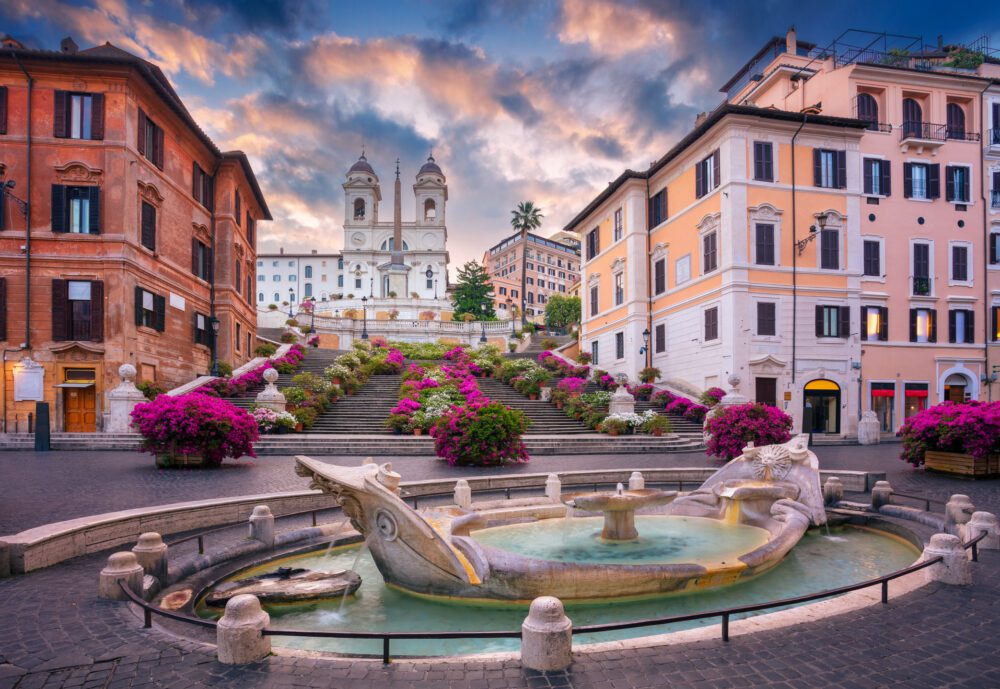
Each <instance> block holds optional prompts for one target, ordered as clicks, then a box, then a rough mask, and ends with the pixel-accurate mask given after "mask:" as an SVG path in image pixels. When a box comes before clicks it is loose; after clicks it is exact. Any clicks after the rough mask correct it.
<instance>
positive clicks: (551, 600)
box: [521, 596, 573, 672]
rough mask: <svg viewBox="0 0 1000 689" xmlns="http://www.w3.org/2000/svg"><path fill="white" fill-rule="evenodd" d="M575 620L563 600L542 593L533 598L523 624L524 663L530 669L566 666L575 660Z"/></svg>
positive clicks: (544, 669)
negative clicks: (567, 613) (570, 616)
mask: <svg viewBox="0 0 1000 689" xmlns="http://www.w3.org/2000/svg"><path fill="white" fill-rule="evenodd" d="M572 628H573V623H572V622H571V621H570V619H569V618H568V617H566V612H565V611H564V610H563V604H562V601H561V600H559V599H558V598H555V597H553V596H539V597H538V598H536V599H535V600H533V601H531V608H530V609H529V610H528V616H527V617H526V618H524V623H523V624H522V625H521V667H522V668H524V669H528V670H539V671H541V672H545V671H548V670H565V669H566V668H568V667H569V666H570V663H572V662H573V633H572V631H571V630H572Z"/></svg>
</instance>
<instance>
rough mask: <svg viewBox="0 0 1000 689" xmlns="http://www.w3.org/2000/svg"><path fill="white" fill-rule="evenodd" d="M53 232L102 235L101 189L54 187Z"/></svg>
mask: <svg viewBox="0 0 1000 689" xmlns="http://www.w3.org/2000/svg"><path fill="white" fill-rule="evenodd" d="M52 231H53V232H69V233H71V234H100V233H101V188H100V187H66V186H63V185H61V184H53V185H52Z"/></svg>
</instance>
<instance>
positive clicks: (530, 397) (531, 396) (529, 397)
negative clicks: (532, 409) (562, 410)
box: [528, 395, 538, 400]
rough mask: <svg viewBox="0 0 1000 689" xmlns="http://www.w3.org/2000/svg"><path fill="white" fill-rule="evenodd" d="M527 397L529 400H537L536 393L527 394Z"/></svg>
mask: <svg viewBox="0 0 1000 689" xmlns="http://www.w3.org/2000/svg"><path fill="white" fill-rule="evenodd" d="M528 399H529V400H537V399H538V395H528Z"/></svg>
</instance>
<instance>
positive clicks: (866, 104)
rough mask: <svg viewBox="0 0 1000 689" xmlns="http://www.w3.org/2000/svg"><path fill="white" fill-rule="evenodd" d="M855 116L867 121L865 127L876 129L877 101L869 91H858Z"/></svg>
mask: <svg viewBox="0 0 1000 689" xmlns="http://www.w3.org/2000/svg"><path fill="white" fill-rule="evenodd" d="M855 104H856V106H857V107H856V110H857V118H858V119H859V120H863V121H864V122H867V123H868V127H867V129H870V130H872V131H877V130H878V101H876V100H875V97H874V96H873V95H871V94H870V93H859V94H858V98H857V100H856V101H855Z"/></svg>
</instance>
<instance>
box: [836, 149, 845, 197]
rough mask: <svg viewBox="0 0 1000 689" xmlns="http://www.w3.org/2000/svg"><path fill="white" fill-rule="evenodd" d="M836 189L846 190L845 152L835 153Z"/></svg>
mask: <svg viewBox="0 0 1000 689" xmlns="http://www.w3.org/2000/svg"><path fill="white" fill-rule="evenodd" d="M836 186H837V188H838V189H846V188H847V151H837V185H836Z"/></svg>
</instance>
